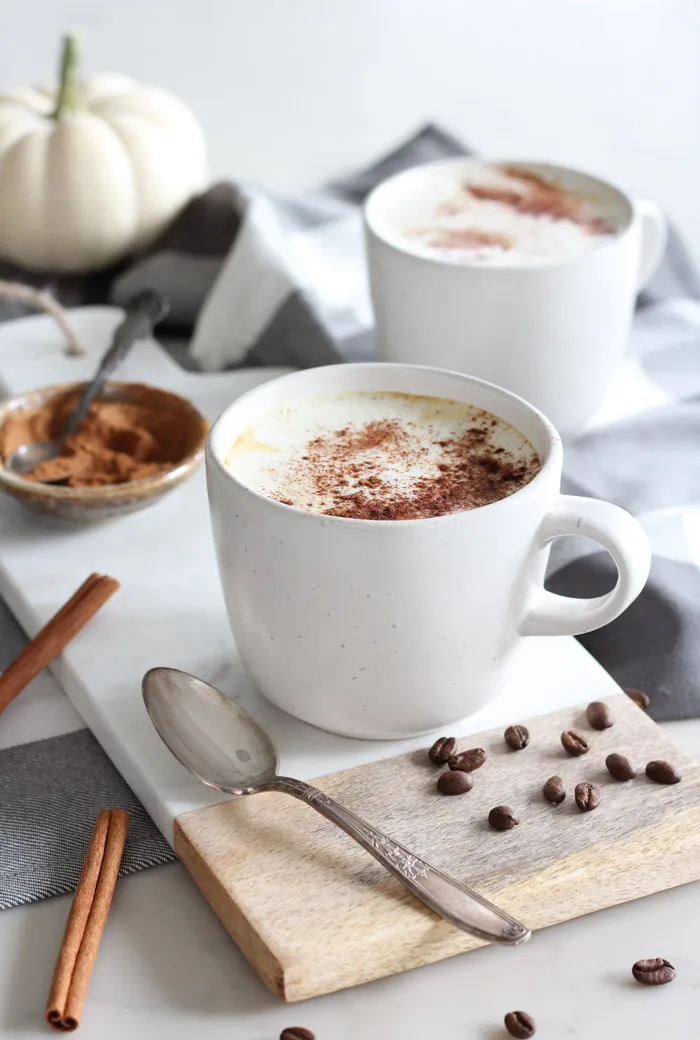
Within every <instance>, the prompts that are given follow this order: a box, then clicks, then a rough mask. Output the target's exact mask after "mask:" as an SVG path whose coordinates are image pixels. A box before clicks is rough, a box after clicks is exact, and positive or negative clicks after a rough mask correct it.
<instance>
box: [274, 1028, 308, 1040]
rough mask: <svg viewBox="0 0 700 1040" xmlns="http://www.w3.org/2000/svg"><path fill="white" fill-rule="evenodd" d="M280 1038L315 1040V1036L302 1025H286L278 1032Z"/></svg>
mask: <svg viewBox="0 0 700 1040" xmlns="http://www.w3.org/2000/svg"><path fill="white" fill-rule="evenodd" d="M280 1040H316V1036H315V1034H314V1033H312V1032H311V1030H310V1029H304V1027H303V1026H287V1028H286V1029H283V1030H282V1032H281V1033H280Z"/></svg>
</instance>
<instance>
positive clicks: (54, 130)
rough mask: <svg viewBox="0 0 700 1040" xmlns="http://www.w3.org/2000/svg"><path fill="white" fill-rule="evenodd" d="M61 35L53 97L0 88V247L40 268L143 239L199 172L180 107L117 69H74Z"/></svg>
mask: <svg viewBox="0 0 700 1040" xmlns="http://www.w3.org/2000/svg"><path fill="white" fill-rule="evenodd" d="M76 66H77V43H76V40H75V38H74V37H72V36H67V37H66V38H65V40H64V50H63V59H62V63H61V83H60V87H59V90H58V91H57V94H56V96H52V95H51V94H49V93H47V92H43V91H39V90H30V89H27V90H18V91H14V92H12V93H9V94H4V95H3V96H1V97H0V257H2V258H3V259H6V260H11V261H14V262H15V263H17V264H19V265H21V266H22V267H27V268H33V269H35V270H42V271H59V272H70V271H73V272H83V271H90V270H95V269H97V268H101V267H106V266H108V265H109V264H111V263H114V262H115V261H117V260H120V259H122V258H123V257H125V256H127V255H128V254H129V253H132V252H135V251H137V250H139V249H142V248H143V247H144V246H147V245H148V244H149V243H150V242H152V241H153V240H154V239H155V238H156V237H157V236H158V235H159V234H160V233H161V232H162V231H163V230H164V228H165V227H166V226H167V225H168V223H169V222H170V221H171V220H172V219H173V217H174V216H175V214H176V213H177V212H178V211H179V210H180V209H182V207H183V206H184V205H185V204H186V203H187V202H188V200H189V199H190V198H191V197H192V196H193V195H195V194H197V193H198V192H200V191H201V190H202V189H203V188H204V187H205V185H206V183H207V161H206V146H205V141H204V135H203V133H202V130H201V128H200V127H199V124H198V123H197V121H196V119H195V118H194V116H193V115H192V113H191V112H190V110H189V109H188V108H187V107H186V105H184V104H183V102H182V101H180V100H179V99H178V98H176V97H174V96H173V95H172V94H169V93H168V92H167V91H165V90H160V89H158V88H157V87H147V86H139V85H138V84H137V83H135V82H134V81H133V80H131V79H129V78H127V77H126V76H117V75H109V74H103V75H98V76H94V77H92V78H90V79H88V80H87V81H86V82H84V83H78V82H77V79H76Z"/></svg>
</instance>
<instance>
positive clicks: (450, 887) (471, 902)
mask: <svg viewBox="0 0 700 1040" xmlns="http://www.w3.org/2000/svg"><path fill="white" fill-rule="evenodd" d="M265 787H266V789H267V790H275V791H281V792H284V793H285V794H291V795H292V796H293V797H294V798H298V799H300V801H302V802H306V804H307V805H310V806H312V807H313V808H314V809H315V810H316V811H317V812H319V813H320V814H321V815H322V816H325V817H326V819H327V820H330V821H331V822H332V823H335V824H336V825H337V826H338V827H340V828H341V829H342V830H344V831H345V833H346V834H349V835H350V837H351V838H354V839H355V841H356V842H358V843H359V844H360V845H361V846H362V848H363V849H366V850H367V852H369V853H370V855H371V856H374V858H375V859H376V860H378V861H379V862H380V863H381V864H382V866H384V867H386V869H387V870H389V871H391V873H392V874H393V875H394V877H397V878H398V879H399V881H401V882H402V883H403V884H404V885H405V886H406V888H407V889H408V890H409V892H412V893H413V895H414V896H417V898H418V899H420V900H421V901H422V902H423V903H425V904H426V905H427V906H429V907H430V909H431V910H434V911H435V913H436V914H439V915H440V916H441V917H444V918H445V920H447V921H449V922H450V923H451V924H453V925H454V926H455V927H456V928H460V929H461V930H462V931H463V932H469V933H470V934H471V935H476V936H477V937H478V938H479V939H485V940H486V941H487V942H496V943H503V944H504V945H506V946H517V945H518V944H519V943H522V942H525V941H526V940H527V939H529V938H530V931H529V929H527V928H526V927H525V926H524V925H522V924H520V922H519V921H516V920H515V918H513V917H511V916H510V914H507V913H505V911H503V910H499V909H498V907H497V906H494V905H493V903H489V902H488V900H487V899H484V898H483V897H482V896H480V895H478V894H477V893H476V892H473V891H472V890H471V889H470V888H467V886H466V885H462V884H460V883H459V882H458V881H455V880H454V878H451V877H448V875H447V874H443V872H442V871H441V870H437V869H436V868H435V867H431V865H430V864H429V863H426V862H425V860H423V859H421V858H420V856H416V855H415V853H413V852H411V851H410V850H409V849H407V848H405V847H404V846H403V845H400V844H399V842H398V841H394V840H393V838H389V837H388V836H387V835H386V834H383V833H382V831H379V830H377V829H376V827H371V826H370V825H369V824H368V823H366V822H365V821H364V820H363V819H362V818H361V817H359V816H356V815H355V813H353V812H351V811H350V810H349V809H346V808H345V806H344V805H341V804H340V803H339V802H336V801H335V800H334V799H333V798H330V797H329V796H328V795H327V794H324V793H323V792H322V791H319V790H318V788H316V787H312V786H311V785H310V784H307V783H304V782H303V781H302V780H293V779H292V778H291V777H276V778H275V780H274V781H273V782H272V783H271V784H269V785H267V784H266V785H265Z"/></svg>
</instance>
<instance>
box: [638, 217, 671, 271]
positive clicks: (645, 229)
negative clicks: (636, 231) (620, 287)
mask: <svg viewBox="0 0 700 1040" xmlns="http://www.w3.org/2000/svg"><path fill="white" fill-rule="evenodd" d="M635 207H636V209H637V212H638V213H639V216H640V219H641V221H642V249H641V254H640V258H639V275H638V278H637V288H638V289H643V288H644V286H645V285H646V284H647V282H648V281H649V279H650V278H651V276H652V275H653V273H654V271H655V270H656V268H657V267H658V266H659V264H660V263H661V259H662V257H663V255H664V253H665V251H666V244H667V242H668V222H667V220H666V217H665V216H664V214H663V211H662V210H661V209H660V208H659V206H657V205H656V203H655V202H652V201H651V199H636V200H635Z"/></svg>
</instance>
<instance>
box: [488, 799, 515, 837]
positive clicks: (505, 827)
mask: <svg viewBox="0 0 700 1040" xmlns="http://www.w3.org/2000/svg"><path fill="white" fill-rule="evenodd" d="M489 823H490V824H491V826H492V827H493V828H494V829H495V830H497V831H510V830H512V829H513V827H517V826H518V824H519V823H520V820H519V819H518V817H517V816H516V815H515V813H514V812H513V810H512V809H511V807H510V806H509V805H497V806H496V807H495V808H494V809H492V810H491V812H490V813H489Z"/></svg>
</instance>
